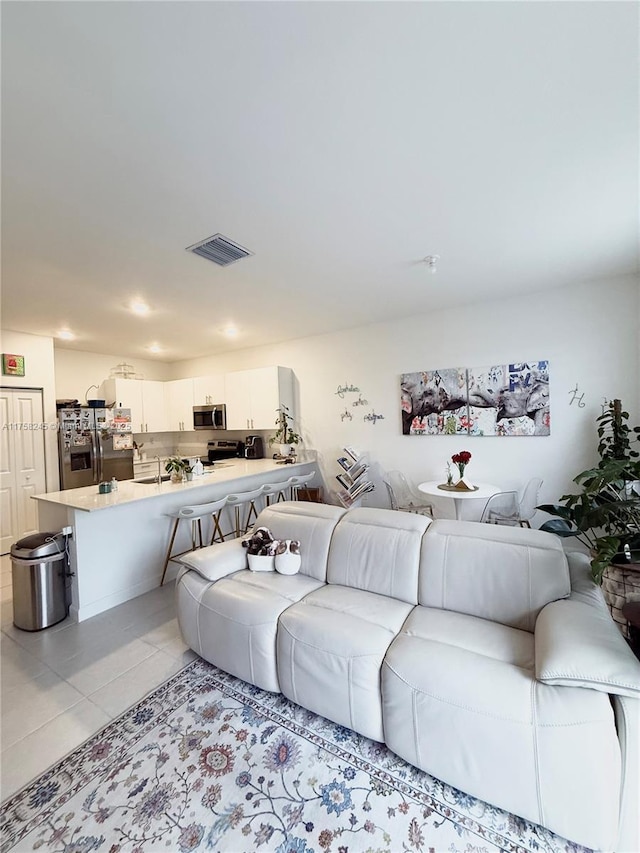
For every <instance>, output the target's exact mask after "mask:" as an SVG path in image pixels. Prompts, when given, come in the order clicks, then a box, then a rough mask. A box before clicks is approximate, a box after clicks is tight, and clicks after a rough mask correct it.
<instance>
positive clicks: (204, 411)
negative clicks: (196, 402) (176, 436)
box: [193, 403, 227, 429]
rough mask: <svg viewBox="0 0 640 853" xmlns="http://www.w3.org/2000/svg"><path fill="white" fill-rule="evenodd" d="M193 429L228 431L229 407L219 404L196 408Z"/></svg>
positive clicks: (194, 408)
mask: <svg viewBox="0 0 640 853" xmlns="http://www.w3.org/2000/svg"><path fill="white" fill-rule="evenodd" d="M193 428H194V429H226V428H227V407H226V406H225V404H224V403H217V404H216V405H215V406H194V407H193Z"/></svg>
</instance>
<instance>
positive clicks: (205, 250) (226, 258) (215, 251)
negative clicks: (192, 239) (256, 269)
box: [187, 234, 253, 267]
mask: <svg viewBox="0 0 640 853" xmlns="http://www.w3.org/2000/svg"><path fill="white" fill-rule="evenodd" d="M187 252H193V253H194V255H200V257H201V258H206V259H207V260H208V261H213V263H214V264H218V266H220V267H228V266H229V264H234V263H235V262H236V261H239V260H241V259H242V258H248V257H249V256H250V255H253V252H250V251H249V250H248V249H245V248H243V247H242V246H239V245H238V244H237V243H234V242H233V240H229V238H228V237H224V236H223V235H222V234H214V235H213V237H207V239H206V240H202V241H201V242H200V243H195V244H194V245H193V246H187Z"/></svg>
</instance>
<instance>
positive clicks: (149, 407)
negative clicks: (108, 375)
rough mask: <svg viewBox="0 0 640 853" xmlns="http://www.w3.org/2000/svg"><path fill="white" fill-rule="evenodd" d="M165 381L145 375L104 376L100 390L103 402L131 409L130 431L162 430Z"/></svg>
mask: <svg viewBox="0 0 640 853" xmlns="http://www.w3.org/2000/svg"><path fill="white" fill-rule="evenodd" d="M165 385H166V382H158V381H156V380H148V379H106V380H105V381H104V382H103V383H102V386H101V389H102V390H101V393H102V396H103V398H104V399H105V401H106V403H107V405H108V404H110V403H115V405H116V406H122V407H124V408H125V409H131V423H132V424H133V431H134V432H166V431H167V429H168V425H167V408H166V403H165Z"/></svg>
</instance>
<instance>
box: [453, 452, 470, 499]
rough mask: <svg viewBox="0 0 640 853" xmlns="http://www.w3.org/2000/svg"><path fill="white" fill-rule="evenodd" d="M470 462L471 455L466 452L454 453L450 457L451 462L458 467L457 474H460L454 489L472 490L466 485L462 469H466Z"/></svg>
mask: <svg viewBox="0 0 640 853" xmlns="http://www.w3.org/2000/svg"><path fill="white" fill-rule="evenodd" d="M470 460H471V454H470V453H469V451H468V450H461V451H460V453H454V454H453V456H452V457H451V461H452V462H454V463H455V464H456V465H457V466H458V473H459V474H460V479H459V480H458V482H457V483H456V489H467V490H469V489H471V488H472V487H471V486H470V485H469V483H466V482H465V480H464V469H465V468H466V467H467V465H468V464H469V461H470Z"/></svg>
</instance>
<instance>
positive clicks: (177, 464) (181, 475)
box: [164, 456, 193, 483]
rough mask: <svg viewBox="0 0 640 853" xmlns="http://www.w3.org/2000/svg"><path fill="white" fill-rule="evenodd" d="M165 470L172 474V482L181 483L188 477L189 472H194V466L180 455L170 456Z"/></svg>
mask: <svg viewBox="0 0 640 853" xmlns="http://www.w3.org/2000/svg"><path fill="white" fill-rule="evenodd" d="M164 470H165V471H166V472H167V473H169V474H171V482H172V483H181V482H182V481H183V480H184V479H185V478H186V479H188V477H187V473H192V472H193V468H191V467H190V465H189V463H188V462H185V461H184V460H183V459H181V458H180V457H179V456H170V457H169V458H168V459H167V462H166V465H165V466H164Z"/></svg>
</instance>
